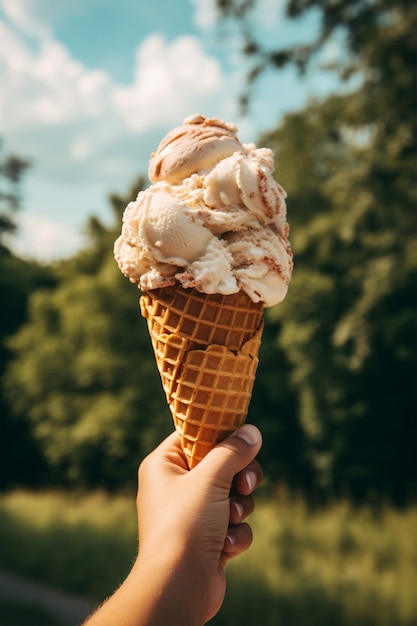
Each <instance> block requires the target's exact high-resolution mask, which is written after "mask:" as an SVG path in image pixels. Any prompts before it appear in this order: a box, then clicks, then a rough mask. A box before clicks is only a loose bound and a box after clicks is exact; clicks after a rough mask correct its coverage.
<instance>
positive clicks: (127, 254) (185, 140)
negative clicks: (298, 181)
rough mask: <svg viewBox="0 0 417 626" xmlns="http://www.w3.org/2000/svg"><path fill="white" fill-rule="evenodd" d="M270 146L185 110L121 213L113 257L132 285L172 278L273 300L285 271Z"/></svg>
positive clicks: (280, 202) (280, 205) (287, 263)
mask: <svg viewBox="0 0 417 626" xmlns="http://www.w3.org/2000/svg"><path fill="white" fill-rule="evenodd" d="M273 169H274V161H273V155H272V151H271V150H269V149H266V148H256V147H255V146H254V145H253V144H250V145H248V144H241V143H240V141H239V140H238V139H237V137H236V127H235V126H234V125H232V124H226V123H224V122H222V121H221V120H217V119H205V118H204V117H203V116H201V115H195V116H193V117H190V118H188V119H186V120H185V122H184V124H183V126H181V127H179V128H178V129H175V130H173V131H171V132H170V133H169V134H168V135H167V137H166V138H165V139H163V140H162V142H161V144H160V146H159V148H158V150H157V151H156V152H155V153H154V154H153V155H152V158H151V160H150V165H149V178H150V180H151V181H152V182H153V183H154V184H153V185H152V186H151V187H150V188H149V189H147V190H146V191H142V192H140V193H139V195H138V197H137V199H136V200H135V201H133V202H131V203H130V204H129V205H128V207H127V208H126V211H125V213H124V217H123V230H122V235H121V236H120V237H119V239H118V240H117V241H116V244H115V257H116V260H117V262H118V264H119V267H120V269H121V271H122V272H123V274H125V275H126V276H128V277H129V278H130V280H131V281H132V282H137V283H138V285H139V287H140V288H141V290H143V291H149V290H152V289H156V288H160V287H166V286H168V285H173V284H175V283H176V282H177V281H178V282H180V283H181V284H182V285H183V287H185V288H187V289H188V288H191V287H195V288H196V289H197V290H198V291H201V292H203V293H207V294H214V293H220V294H224V295H229V294H232V293H237V292H238V291H239V290H243V291H245V292H246V293H247V294H248V295H249V296H250V298H251V299H252V300H253V301H254V302H263V303H264V305H265V306H271V305H273V304H276V303H278V302H280V301H281V300H283V298H284V297H285V295H286V293H287V289H288V284H289V282H290V280H291V273H292V253H291V248H290V244H289V242H288V230H289V229H288V224H287V219H286V204H285V196H286V194H285V192H284V190H283V188H282V187H281V186H280V185H279V184H278V183H277V182H276V181H275V180H274V178H273V177H272V172H273Z"/></svg>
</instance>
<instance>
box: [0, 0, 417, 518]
mask: <svg viewBox="0 0 417 626" xmlns="http://www.w3.org/2000/svg"><path fill="white" fill-rule="evenodd" d="M217 4H218V7H219V11H221V12H222V15H223V17H224V19H226V20H231V21H234V22H235V23H237V24H239V25H240V27H241V29H242V33H243V45H244V46H245V51H246V53H247V57H248V66H249V67H250V71H249V73H248V80H247V90H246V91H245V93H243V94H242V106H243V107H247V109H248V110H249V111H250V95H251V92H252V90H254V89H256V81H257V79H258V77H259V76H260V75H261V74H262V72H263V71H265V70H266V69H267V68H274V69H275V70H276V72H277V73H278V72H279V69H280V67H283V66H285V65H286V64H293V65H294V66H295V67H297V69H298V71H299V72H300V80H302V79H303V73H305V72H306V71H308V66H309V64H310V63H313V62H314V59H315V58H317V55H318V54H319V52H320V50H321V49H322V47H323V45H324V44H325V42H326V41H327V40H328V38H329V37H330V36H331V34H332V33H334V32H335V31H338V32H342V33H343V36H344V41H345V47H346V51H347V52H346V55H345V57H344V58H343V59H342V60H340V61H339V62H338V64H337V65H336V66H335V67H329V68H328V70H329V71H333V72H336V73H338V75H339V76H340V77H341V78H342V79H345V80H346V81H348V80H351V79H352V76H353V77H356V80H354V81H353V83H352V82H350V83H349V84H353V85H354V87H350V88H348V87H346V89H341V90H340V91H339V92H338V93H334V94H332V95H330V96H328V97H326V98H324V99H321V100H311V101H310V102H309V103H308V104H307V105H306V106H305V108H304V109H303V110H299V111H294V112H292V113H289V114H287V115H286V116H285V117H284V119H282V120H280V122H279V124H278V125H277V126H276V127H275V128H272V129H271V130H270V132H268V133H266V134H264V135H263V136H262V137H258V138H254V141H256V143H257V144H258V145H259V146H260V145H264V146H268V147H271V148H272V149H273V150H274V153H275V156H276V176H277V180H279V182H280V183H281V184H282V185H283V186H284V188H285V189H286V191H287V193H288V217H289V222H290V226H291V242H292V247H293V251H294V260H295V268H294V276H293V281H292V283H291V285H290V289H289V294H288V296H287V298H286V300H285V301H284V302H283V303H282V304H279V305H277V306H275V307H271V308H269V309H267V310H266V312H265V332H264V339H263V343H262V348H261V353H260V365H259V369H258V374H257V380H256V383H255V389H254V393H253V398H252V402H251V405H250V410H249V415H248V421H250V422H253V423H255V424H256V425H257V426H258V427H259V428H260V429H261V431H262V432H263V436H264V446H263V449H262V451H261V455H260V457H261V459H260V460H261V462H262V465H263V467H264V471H265V476H266V483H267V485H268V486H269V487H271V489H273V488H276V489H278V488H282V489H285V490H288V492H289V493H293V494H298V495H300V496H303V497H304V498H306V500H308V501H310V502H311V503H312V504H319V503H323V502H329V501H334V500H338V499H343V498H346V499H349V500H351V501H352V502H356V503H364V502H367V503H369V502H370V503H373V504H380V503H391V504H394V505H395V506H404V505H406V504H408V503H410V502H411V501H413V500H415V494H416V465H415V447H416V445H415V444H416V430H415V427H416V415H417V412H416V393H415V383H416V293H417V292H416V285H417V280H416V278H417V236H416V195H417V193H416V192H417V188H416V155H417V152H416V115H415V113H416V85H415V58H416V54H415V52H416V50H415V48H416V38H415V32H416V12H417V11H416V6H415V3H412V2H408V1H407V0H397V1H395V2H393V1H389V0H377V1H376V0H375V1H374V2H363V1H352V0H350V1H348V0H339V1H337V2H329V3H322V2H320V1H319V0H292V1H291V2H289V4H288V10H289V14H290V16H292V17H293V19H295V20H296V19H298V17H299V16H300V15H302V14H303V12H304V11H306V10H308V9H311V8H316V10H320V11H321V14H322V32H321V35H320V38H319V40H318V41H317V42H315V43H314V44H311V45H309V46H296V47H294V48H292V49H287V50H283V49H268V50H266V49H264V48H263V47H262V42H259V41H257V40H256V33H252V32H251V29H250V11H251V10H254V7H255V6H256V3H255V2H242V1H238V0H229V1H227V0H223V1H221V0H218V2H217ZM28 167H31V165H30V164H29V163H27V162H25V161H24V160H22V159H21V158H19V156H18V155H7V154H3V153H0V302H1V306H0V382H1V390H2V392H1V400H0V415H1V418H0V419H1V430H0V432H1V436H0V489H1V490H2V491H4V492H7V491H9V490H12V489H15V488H17V487H19V488H22V487H24V488H31V489H33V488H36V489H39V488H77V489H81V490H90V489H97V488H101V489H104V490H107V491H111V492H113V491H118V490H122V491H133V490H134V489H135V487H136V483H135V481H136V470H137V466H138V464H139V462H140V460H141V459H142V458H143V457H144V456H145V455H146V454H147V453H148V452H149V451H150V450H151V449H152V448H153V447H154V446H155V445H156V444H157V443H158V442H159V441H160V440H161V439H162V438H163V437H164V436H165V435H166V434H168V433H169V432H170V431H171V430H172V428H173V426H172V420H171V416H170V413H169V410H168V407H167V406H166V402H165V397H164V394H163V392H162V388H161V383H160V379H159V375H158V372H157V369H156V365H155V361H154V357H153V354H152V350H151V345H150V340H149V337H148V333H147V327H146V323H145V321H144V320H143V319H142V318H141V316H140V312H139V305H138V300H139V296H140V292H139V291H138V290H137V288H136V287H135V286H133V285H131V284H130V283H129V281H127V280H126V279H125V278H124V277H123V276H122V275H121V274H120V272H119V270H118V268H117V266H116V263H115V261H114V259H113V242H114V240H115V239H116V237H117V236H118V234H119V232H120V223H121V215H122V212H123V210H124V208H125V206H126V204H127V203H128V202H129V201H130V200H132V199H133V198H134V197H135V196H136V194H137V192H138V190H140V189H142V188H144V187H145V186H146V185H147V184H148V183H147V180H146V173H145V172H138V177H137V179H136V180H135V181H132V185H131V188H130V189H126V190H122V191H121V190H114V192H113V193H112V194H111V195H109V198H108V206H109V215H110V216H111V218H112V223H111V225H110V226H109V225H105V224H103V223H101V222H100V220H98V219H97V218H96V217H94V216H91V218H90V219H89V221H88V223H87V224H86V225H85V230H86V233H87V235H88V243H87V244H86V245H85V247H84V248H83V249H82V250H80V251H78V252H77V253H76V254H74V255H73V256H72V257H71V258H68V259H65V260H62V261H59V262H54V263H49V264H41V263H37V262H34V261H30V260H27V259H23V258H19V257H18V256H16V255H15V254H13V253H12V252H11V250H10V249H9V248H8V246H7V244H6V243H5V242H6V238H5V236H6V234H7V233H9V232H10V231H11V230H12V229H13V228H14V225H15V217H16V211H17V210H24V204H25V202H27V201H29V200H30V199H26V198H22V197H21V194H20V188H21V183H22V181H23V180H24V176H25V171H26V169H27V168H28ZM33 167H36V165H33ZM109 221H110V220H109Z"/></svg>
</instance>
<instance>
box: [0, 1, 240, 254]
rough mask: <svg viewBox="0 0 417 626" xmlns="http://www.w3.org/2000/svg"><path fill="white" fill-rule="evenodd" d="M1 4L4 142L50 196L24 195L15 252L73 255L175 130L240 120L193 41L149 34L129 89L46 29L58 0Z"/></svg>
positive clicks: (218, 71) (0, 129) (216, 70)
mask: <svg viewBox="0 0 417 626" xmlns="http://www.w3.org/2000/svg"><path fill="white" fill-rule="evenodd" d="M77 1H78V0H77ZM0 2H2V4H1V5H0V8H1V9H2V10H3V15H4V14H6V15H7V19H4V18H3V19H2V17H1V15H2V13H1V11H0V41H1V45H0V94H1V97H0V137H1V138H3V139H4V143H5V149H6V151H7V152H14V153H17V154H19V155H21V156H24V157H29V158H31V160H32V162H33V167H32V168H31V173H30V178H31V180H34V179H36V180H38V181H39V185H38V189H40V188H41V187H42V189H43V190H44V191H43V195H42V194H41V193H40V192H39V193H37V194H36V193H34V192H33V189H32V190H30V193H28V195H27V200H26V202H25V211H24V212H23V213H22V227H21V230H20V233H19V238H18V240H16V241H15V243H14V244H13V248H14V249H15V250H17V251H18V252H19V253H26V254H29V255H34V256H35V257H37V258H44V259H48V258H53V257H54V256H55V255H56V254H63V255H64V254H66V253H67V251H68V253H70V251H71V250H73V249H74V246H75V245H76V242H77V241H79V240H78V238H77V236H76V234H75V233H76V232H77V228H78V229H79V228H80V225H82V224H83V223H85V220H86V219H87V217H88V215H90V214H91V212H92V211H94V212H96V210H97V204H98V205H99V207H101V208H103V207H106V200H105V196H106V193H108V192H109V191H121V192H123V191H124V190H125V189H126V187H127V185H128V184H130V182H131V181H132V180H133V179H134V178H135V177H136V176H137V175H138V174H140V173H146V171H147V162H148V158H149V155H150V153H151V151H152V150H154V149H155V148H156V146H157V145H158V143H159V141H160V139H161V138H162V136H163V135H164V134H165V133H166V132H167V130H169V128H170V127H172V125H174V124H180V123H181V122H182V120H183V119H184V118H185V117H186V116H188V115H190V114H192V113H203V114H205V115H215V116H219V117H224V118H225V119H229V120H231V119H233V118H234V117H235V111H234V107H235V104H234V103H235V100H234V93H233V79H231V78H230V77H228V78H227V80H226V76H225V75H224V73H223V71H222V68H221V65H220V63H219V62H218V61H217V60H216V59H215V58H213V57H211V56H210V55H208V54H207V53H206V52H205V51H204V49H203V47H202V44H201V43H200V42H199V40H198V39H197V38H196V37H192V36H181V37H178V38H177V39H174V40H172V41H170V42H168V41H167V40H166V39H165V38H164V37H163V36H162V35H160V34H157V33H154V34H152V35H149V36H148V37H147V38H146V39H144V40H143V41H142V42H141V43H140V45H139V46H138V47H137V50H136V55H135V57H134V58H133V59H132V65H133V69H134V71H133V75H132V81H131V83H130V84H127V85H122V84H120V83H118V82H117V81H115V80H114V79H113V78H112V77H111V76H110V74H109V73H107V72H106V71H104V70H100V69H96V70H92V69H89V68H88V67H86V66H85V65H83V64H82V63H81V62H80V61H78V60H76V59H75V58H74V57H73V55H72V54H71V52H70V51H69V50H68V48H66V47H65V46H64V45H63V44H62V43H61V42H59V41H58V40H56V39H55V38H54V36H53V33H52V32H51V29H50V28H49V27H48V26H45V27H44V28H42V27H41V26H42V20H41V19H40V17H41V16H42V15H43V13H44V12H45V11H46V8H47V5H48V4H49V5H50V6H52V4H53V3H52V2H51V0H35V1H34V2H33V5H32V2H31V0H0ZM58 5H61V3H60V2H58ZM36 10H38V13H36ZM12 22H13V23H12ZM59 185H61V189H62V191H61V192H60V194H59V202H57V201H56V197H57V193H58V192H57V188H58V186H59ZM88 185H89V191H88V192H86V191H85V189H86V186H88ZM70 186H71V189H72V190H74V191H73V192H71V194H70V195H71V200H70V199H69V194H68V189H69V188H70ZM93 187H94V189H95V190H96V192H97V193H96V200H95V201H94V203H93V206H92V203H91V190H92V188H93ZM52 188H53V190H54V191H53V193H52V192H51V189H52ZM47 190H49V191H47ZM76 193H78V196H77V197H76ZM53 196H54V199H53ZM87 197H88V198H89V200H87ZM87 202H90V203H89V204H88V205H87ZM103 212H104V211H103Z"/></svg>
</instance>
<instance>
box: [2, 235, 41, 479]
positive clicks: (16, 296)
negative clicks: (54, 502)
mask: <svg viewBox="0 0 417 626" xmlns="http://www.w3.org/2000/svg"><path fill="white" fill-rule="evenodd" d="M52 285H53V279H52V276H51V272H50V271H49V268H47V267H44V266H42V265H39V264H38V263H34V262H31V261H25V260H23V259H20V258H18V257H16V256H14V255H13V254H12V253H11V252H9V250H7V249H6V248H4V247H2V246H1V245H0V302H1V306H0V380H1V377H3V375H4V372H5V370H6V368H7V365H8V363H9V362H10V359H11V350H10V348H9V347H8V345H7V344H8V340H9V339H10V337H11V336H12V335H13V334H14V333H15V332H17V330H18V328H20V326H22V325H23V324H24V322H25V320H26V318H27V302H28V299H29V297H30V295H31V294H32V292H34V291H36V290H37V289H39V288H41V287H45V286H50V287H51V286H52ZM0 432H1V436H0V488H4V487H6V486H11V485H16V484H22V483H23V484H26V485H34V484H37V483H38V482H39V480H42V478H43V476H44V471H45V469H46V468H45V464H44V463H43V459H42V455H41V453H40V450H39V448H38V446H37V444H36V441H35V440H34V439H33V437H32V436H31V433H30V428H29V425H28V423H27V420H26V416H25V415H21V416H17V415H15V414H14V413H13V411H11V409H10V407H9V406H8V404H7V403H6V401H5V398H4V394H0ZM17 443H18V445H17Z"/></svg>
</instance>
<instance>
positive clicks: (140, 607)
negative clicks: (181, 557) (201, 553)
mask: <svg viewBox="0 0 417 626" xmlns="http://www.w3.org/2000/svg"><path fill="white" fill-rule="evenodd" d="M204 595H205V590H204V585H200V586H199V585H198V584H196V579H195V576H194V575H193V574H192V573H191V575H190V567H189V565H186V564H184V562H182V561H178V562H177V561H168V560H167V559H165V558H158V557H156V556H153V558H152V559H146V558H141V557H139V558H138V559H137V561H136V563H135V565H134V567H133V568H132V570H131V572H130V573H129V575H128V577H127V578H126V580H125V581H124V583H123V584H122V585H121V586H120V587H119V589H118V590H117V591H116V592H115V593H114V594H113V595H112V596H111V597H110V598H108V600H106V602H105V603H104V604H103V605H102V606H101V607H100V608H99V609H98V610H97V611H96V613H94V614H93V615H92V617H91V618H90V619H89V620H88V621H87V622H86V623H85V626H113V625H114V624H118V626H203V624H204V622H205V615H204V611H203V607H204V606H206V602H205V598H204Z"/></svg>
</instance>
